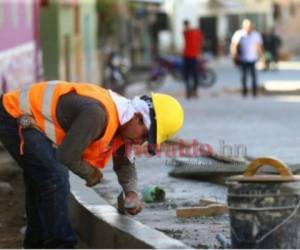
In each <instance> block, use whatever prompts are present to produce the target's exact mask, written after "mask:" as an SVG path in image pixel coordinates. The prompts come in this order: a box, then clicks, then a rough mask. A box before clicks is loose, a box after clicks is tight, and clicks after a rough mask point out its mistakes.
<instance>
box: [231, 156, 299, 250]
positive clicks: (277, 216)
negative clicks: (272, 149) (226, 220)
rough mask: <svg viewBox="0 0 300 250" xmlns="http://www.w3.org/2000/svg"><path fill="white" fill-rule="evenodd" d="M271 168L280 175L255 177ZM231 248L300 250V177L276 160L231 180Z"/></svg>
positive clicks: (257, 163)
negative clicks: (260, 170) (268, 166)
mask: <svg viewBox="0 0 300 250" xmlns="http://www.w3.org/2000/svg"><path fill="white" fill-rule="evenodd" d="M264 165H270V166H272V167H274V168H276V169H277V171H278V172H279V173H280V175H255V173H256V171H257V169H258V168H260V167H261V166H264ZM227 184H228V187H229V188H228V208H229V214H230V225H231V244H232V248H248V249H249V248H268V249H270V248H279V249H280V248H281V249H282V248H300V209H299V207H300V176H299V175H292V173H291V171H290V170H289V168H288V166H286V165H285V164H284V163H282V162H280V161H278V160H276V159H273V158H259V159H257V160H255V161H253V162H252V163H251V164H250V165H249V166H248V167H247V169H246V171H245V173H244V175H240V176H234V177H231V178H229V179H228V182H227Z"/></svg>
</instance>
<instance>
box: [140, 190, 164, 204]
mask: <svg viewBox="0 0 300 250" xmlns="http://www.w3.org/2000/svg"><path fill="white" fill-rule="evenodd" d="M142 196H143V201H144V202H148V203H151V202H161V201H164V200H165V197H166V193H165V191H164V190H163V189H162V188H160V187H158V186H149V187H146V188H144V189H143V190H142Z"/></svg>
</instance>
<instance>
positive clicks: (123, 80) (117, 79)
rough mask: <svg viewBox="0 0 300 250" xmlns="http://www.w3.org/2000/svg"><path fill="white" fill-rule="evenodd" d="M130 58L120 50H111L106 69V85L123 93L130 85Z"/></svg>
mask: <svg viewBox="0 0 300 250" xmlns="http://www.w3.org/2000/svg"><path fill="white" fill-rule="evenodd" d="M129 70H130V62H129V60H128V59H127V58H126V57H124V56H123V55H121V54H120V53H119V52H115V51H111V52H110V53H109V55H108V59H107V63H106V68H105V71H104V83H103V84H104V87H105V88H108V89H111V90H113V91H115V92H117V93H119V94H123V93H124V91H125V88H126V87H127V85H128V80H127V74H128V72H129Z"/></svg>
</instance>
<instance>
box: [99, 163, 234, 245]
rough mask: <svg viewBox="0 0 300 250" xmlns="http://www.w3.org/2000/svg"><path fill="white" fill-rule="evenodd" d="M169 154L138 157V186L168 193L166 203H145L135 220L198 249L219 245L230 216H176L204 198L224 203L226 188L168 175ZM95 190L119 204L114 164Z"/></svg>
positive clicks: (227, 234)
mask: <svg viewBox="0 0 300 250" xmlns="http://www.w3.org/2000/svg"><path fill="white" fill-rule="evenodd" d="M167 160H168V158H167V157H160V158H158V157H154V158H151V159H149V158H146V157H139V158H138V159H137V160H136V166H137V172H138V179H139V189H140V190H142V189H143V188H145V187H148V186H152V185H156V186H159V187H161V188H163V189H164V190H165V192H166V200H165V202H160V203H148V204H145V208H144V210H143V211H142V212H141V213H140V214H139V215H137V216H135V217H134V219H136V220H138V221H140V222H142V223H144V224H145V225H148V226H150V227H152V228H155V229H158V230H159V231H161V232H164V233H165V234H167V235H168V236H170V237H172V238H175V239H178V240H181V241H182V242H183V243H185V244H186V245H188V246H191V247H196V248H218V247H219V246H220V245H219V243H218V241H217V240H216V235H217V234H218V233H220V232H221V233H223V234H224V235H225V236H227V237H229V220H228V215H224V216H218V217H213V218H209V217H207V218H205V217H203V218H177V217H176V208H178V207H191V206H198V205H199V200H200V199H201V198H205V197H206V198H207V197H209V198H211V199H213V200H216V201H222V202H225V200H226V187H225V186H223V185H219V184H214V183H211V182H205V181H202V182H201V181H198V180H189V179H178V178H173V177H169V176H168V172H169V171H170V170H171V169H173V167H171V166H168V164H167V162H166V161H167ZM95 189H96V191H97V192H98V193H99V194H101V196H102V197H103V198H105V199H106V200H107V201H108V202H109V203H110V204H114V203H116V200H117V196H118V194H119V192H120V191H121V188H120V186H119V184H118V182H117V178H116V175H115V173H114V171H113V170H112V166H107V168H106V169H105V171H104V180H103V182H102V183H101V184H99V185H97V187H96V188H95Z"/></svg>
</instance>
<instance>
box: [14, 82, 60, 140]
mask: <svg viewBox="0 0 300 250" xmlns="http://www.w3.org/2000/svg"><path fill="white" fill-rule="evenodd" d="M57 83H58V81H49V82H47V87H46V89H45V92H44V98H43V103H42V109H41V110H42V113H43V115H44V118H45V120H44V121H45V131H44V132H45V134H46V135H47V137H48V138H49V139H51V140H52V141H53V142H56V135H55V126H54V123H53V119H52V97H53V93H54V90H55V87H56V85H57ZM29 92H30V87H28V88H24V89H22V90H21V93H20V98H19V105H20V106H19V108H20V110H21V111H22V112H24V113H25V114H30V115H32V113H31V110H30V103H29Z"/></svg>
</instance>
